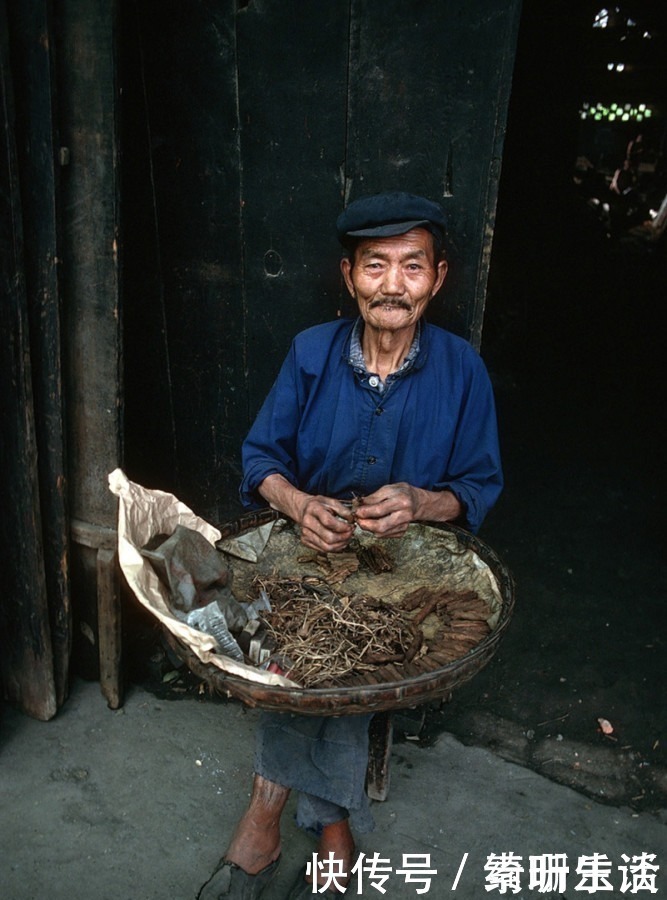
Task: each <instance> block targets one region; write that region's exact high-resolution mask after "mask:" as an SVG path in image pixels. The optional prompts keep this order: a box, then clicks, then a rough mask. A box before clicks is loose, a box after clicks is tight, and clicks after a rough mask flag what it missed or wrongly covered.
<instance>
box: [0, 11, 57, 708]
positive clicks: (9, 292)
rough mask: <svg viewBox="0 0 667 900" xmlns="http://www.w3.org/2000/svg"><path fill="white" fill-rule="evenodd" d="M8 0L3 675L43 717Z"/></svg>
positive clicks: (3, 183)
mask: <svg viewBox="0 0 667 900" xmlns="http://www.w3.org/2000/svg"><path fill="white" fill-rule="evenodd" d="M9 63H10V61H9V43H8V23H7V10H6V4H5V0H0V115H1V119H0V129H1V135H0V137H1V140H0V296H2V298H3V299H2V303H0V405H1V409H2V422H3V434H2V440H1V441H0V503H1V508H2V516H0V547H1V548H2V555H3V561H4V563H3V590H2V596H1V597H0V673H1V675H2V683H3V690H4V694H5V696H6V697H7V698H8V699H9V700H11V701H12V702H14V703H16V704H18V705H19V706H20V707H21V708H22V709H23V710H24V711H25V712H27V713H28V714H30V715H32V716H35V717H36V718H38V719H49V718H51V717H52V716H53V715H54V714H55V712H56V709H57V704H56V695H55V684H54V679H53V655H52V650H51V634H50V629H49V620H48V606H47V598H46V581H45V576H44V566H43V555H42V527H41V516H40V507H39V490H38V485H37V442H36V438H35V422H34V413H33V397H32V384H31V370H30V349H29V337H28V316H27V299H26V290H25V279H24V272H23V247H22V242H23V235H22V222H21V201H20V192H19V176H18V167H17V161H16V146H15V140H14V124H15V117H14V101H13V94H12V84H11V73H10V64H9Z"/></svg>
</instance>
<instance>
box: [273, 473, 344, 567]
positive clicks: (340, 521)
mask: <svg viewBox="0 0 667 900" xmlns="http://www.w3.org/2000/svg"><path fill="white" fill-rule="evenodd" d="M259 492H260V494H261V495H262V497H264V499H265V500H268V502H269V503H270V504H271V506H272V507H273V509H277V510H278V511H279V512H281V513H284V514H285V515H286V516H289V517H290V519H293V520H294V521H295V522H297V523H298V524H299V525H300V526H301V542H302V543H303V544H305V545H306V547H310V548H311V549H313V550H317V551H319V552H321V553H333V552H335V551H336V550H343V549H344V548H345V547H347V545H348V543H349V542H350V538H351V537H352V534H353V533H354V521H353V517H352V513H351V511H350V509H349V508H348V507H346V506H345V504H343V503H341V502H340V500H335V499H334V498H333V497H321V496H314V495H313V494H306V493H305V492H304V491H300V490H298V488H295V487H294V485H292V484H290V483H289V481H287V479H286V478H284V477H283V476H282V475H278V474H274V475H269V476H268V477H267V478H265V479H264V481H263V482H262V483H261V484H260V486H259Z"/></svg>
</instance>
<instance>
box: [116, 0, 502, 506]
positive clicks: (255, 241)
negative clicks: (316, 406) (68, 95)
mask: <svg viewBox="0 0 667 900" xmlns="http://www.w3.org/2000/svg"><path fill="white" fill-rule="evenodd" d="M237 6H238V8H237ZM517 24H518V0H474V2H463V0H448V2H446V3H444V2H440V0H383V2H380V0H331V2H327V3H320V2H315V0H310V2H305V3H299V4H292V3H278V2H269V0H263V2H260V0H254V2H250V3H244V4H238V5H237V4H236V3H235V2H231V0H226V2H218V0H217V2H213V0H197V2H190V3H188V4H183V3H179V2H174V0H167V2H164V0H162V2H157V0H135V2H134V3H127V4H124V6H123V15H122V22H121V35H122V42H121V44H120V46H121V47H122V48H123V59H122V72H123V78H122V81H123V104H122V109H123V116H124V119H123V131H124V138H123V148H124V149H123V165H122V171H123V173H124V175H123V177H124V185H123V216H124V224H123V240H122V250H123V260H124V273H123V274H124V281H123V284H124V324H125V329H124V336H125V376H126V384H125V456H126V462H125V467H126V470H127V472H128V475H129V476H130V477H131V478H134V479H135V480H137V481H141V482H142V483H144V484H147V485H149V486H153V487H161V488H163V489H167V490H170V491H172V492H174V493H176V494H177V495H178V496H179V497H180V498H181V499H183V500H184V501H185V502H187V503H189V504H190V505H191V506H193V507H194V508H195V509H196V510H197V511H198V512H199V513H200V514H202V515H204V516H206V517H209V518H211V519H213V520H215V519H219V518H221V517H223V516H226V515H227V513H228V511H230V510H231V509H232V508H233V507H234V506H235V497H236V488H237V484H238V481H239V478H240V470H239V455H240V454H239V451H240V446H241V442H242V440H243V437H244V435H245V433H246V431H247V428H248V426H249V424H250V422H251V420H252V418H253V417H254V415H255V413H256V412H257V409H258V408H259V405H260V404H261V402H262V400H263V398H264V396H265V395H266V392H267V391H268V389H269V387H270V385H271V383H272V381H273V378H274V377H275V374H276V372H277V369H278V367H279V365H280V363H281V361H282V358H283V356H284V354H285V353H286V351H287V349H288V346H289V342H290V340H291V338H292V337H293V336H294V334H295V333H296V332H297V331H298V330H300V329H302V328H304V327H306V326H308V325H312V324H315V323H316V322H321V321H324V320H327V319H331V318H332V317H334V316H336V315H340V314H348V313H350V312H351V311H352V310H351V309H350V306H349V303H348V300H347V299H346V296H345V292H344V291H343V290H342V285H341V280H340V277H339V274H338V259H339V248H338V246H337V244H336V240H335V237H334V222H335V218H336V216H337V215H338V213H339V212H340V211H341V210H342V209H343V207H344V205H345V204H346V203H347V202H348V201H349V200H350V199H354V198H355V197H358V196H360V195H362V194H366V193H373V192H376V191H379V190H388V189H404V190H411V191H414V192H418V193H424V194H427V195H429V196H432V197H434V198H435V199H438V200H440V201H441V202H442V203H443V205H444V206H445V207H446V210H447V213H448V216H449V221H450V243H451V275H450V277H449V278H448V283H447V287H446V289H445V292H444V293H443V297H442V298H439V299H438V300H437V301H436V302H435V303H434V304H433V305H432V309H431V313H430V317H431V318H432V319H433V320H435V321H436V322H438V323H439V324H444V325H446V326H447V327H450V328H451V329H452V330H454V331H456V332H458V333H460V334H463V335H465V336H466V337H468V338H470V339H471V340H472V341H473V343H475V344H479V341H480V338H481V328H482V319H483V310H484V299H485V292H486V279H487V273H488V265H489V253H490V247H491V236H492V233H493V218H494V212H495V199H496V191H497V183H498V175H499V169H500V159H501V154H502V143H503V137H504V125H505V113H506V106H507V99H508V96H509V90H510V80H511V72H512V64H513V54H514V43H515V37H516V29H517Z"/></svg>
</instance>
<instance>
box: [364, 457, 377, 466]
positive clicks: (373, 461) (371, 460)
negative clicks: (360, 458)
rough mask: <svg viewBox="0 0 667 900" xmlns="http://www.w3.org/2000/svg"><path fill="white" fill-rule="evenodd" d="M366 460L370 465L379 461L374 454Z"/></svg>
mask: <svg viewBox="0 0 667 900" xmlns="http://www.w3.org/2000/svg"><path fill="white" fill-rule="evenodd" d="M366 462H367V463H368V465H369V466H374V465H375V463H376V462H377V459H376V458H375V457H374V456H369V457H368V459H367V460H366Z"/></svg>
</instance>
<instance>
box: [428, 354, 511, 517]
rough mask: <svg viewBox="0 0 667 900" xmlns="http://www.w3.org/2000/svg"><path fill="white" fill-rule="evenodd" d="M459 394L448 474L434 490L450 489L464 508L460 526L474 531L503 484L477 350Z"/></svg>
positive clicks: (488, 390) (491, 405)
mask: <svg viewBox="0 0 667 900" xmlns="http://www.w3.org/2000/svg"><path fill="white" fill-rule="evenodd" d="M468 360H469V362H470V363H471V365H470V370H469V372H468V376H467V379H466V386H465V390H464V392H463V394H462V397H461V407H460V411H459V418H458V424H457V430H456V439H455V441H454V445H453V447H452V451H451V454H450V458H449V461H448V463H447V477H446V479H445V480H443V481H439V482H436V483H435V484H434V485H433V489H434V490H450V491H452V493H453V494H455V495H456V496H457V497H458V499H459V501H460V502H461V503H462V505H463V507H464V511H465V518H464V521H463V522H462V525H463V527H465V528H468V529H469V530H470V531H472V532H477V531H478V530H479V528H480V526H481V524H482V522H483V520H484V518H485V516H486V514H487V513H488V512H489V510H490V509H491V508H492V506H493V505H494V504H495V502H496V500H497V499H498V497H499V495H500V493H501V491H502V488H503V474H502V466H501V462H500V448H499V441H498V427H497V419H496V409H495V402H494V397H493V388H492V385H491V380H490V378H489V376H488V373H487V371H486V367H485V366H484V363H483V362H482V360H481V358H480V357H479V356H478V355H477V353H476V351H474V350H472V348H471V353H469V354H468Z"/></svg>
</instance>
